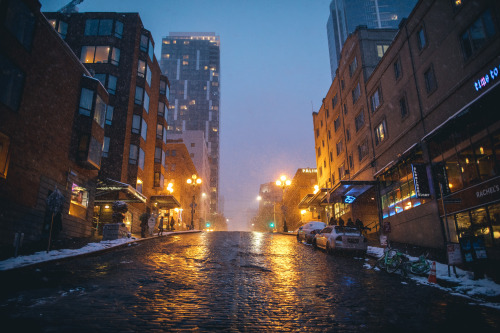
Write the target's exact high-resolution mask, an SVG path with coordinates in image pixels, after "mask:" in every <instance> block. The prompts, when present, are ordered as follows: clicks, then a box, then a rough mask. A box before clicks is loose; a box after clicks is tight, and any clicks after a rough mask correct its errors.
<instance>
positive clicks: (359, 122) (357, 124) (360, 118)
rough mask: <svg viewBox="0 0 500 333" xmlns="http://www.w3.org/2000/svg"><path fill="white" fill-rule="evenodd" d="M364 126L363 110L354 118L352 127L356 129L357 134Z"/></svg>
mask: <svg viewBox="0 0 500 333" xmlns="http://www.w3.org/2000/svg"><path fill="white" fill-rule="evenodd" d="M364 124H365V116H364V113H363V110H361V112H360V113H359V114H358V115H357V116H356V118H354V125H355V127H356V132H358V131H359V130H360V129H361V128H362V127H363V125H364Z"/></svg>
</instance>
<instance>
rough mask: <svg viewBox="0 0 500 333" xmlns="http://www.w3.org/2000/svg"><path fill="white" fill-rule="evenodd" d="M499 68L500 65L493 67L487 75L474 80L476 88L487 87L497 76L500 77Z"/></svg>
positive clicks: (477, 89)
mask: <svg viewBox="0 0 500 333" xmlns="http://www.w3.org/2000/svg"><path fill="white" fill-rule="evenodd" d="M499 68H500V66H499V67H493V68H492V69H490V72H489V73H487V74H486V75H485V76H483V77H482V78H480V79H478V80H476V81H474V88H476V91H479V90H481V89H483V88H484V87H486V86H487V85H489V84H490V83H493V81H495V80H496V78H497V77H498V72H499Z"/></svg>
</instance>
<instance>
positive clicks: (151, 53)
mask: <svg viewBox="0 0 500 333" xmlns="http://www.w3.org/2000/svg"><path fill="white" fill-rule="evenodd" d="M148 55H149V59H151V62H153V57H154V49H153V43H151V41H149V47H148Z"/></svg>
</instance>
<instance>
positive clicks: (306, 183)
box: [283, 168, 318, 231]
mask: <svg viewBox="0 0 500 333" xmlns="http://www.w3.org/2000/svg"><path fill="white" fill-rule="evenodd" d="M317 181H318V180H317V171H316V169H313V168H301V169H298V170H297V172H296V173H295V175H294V177H293V178H292V182H291V183H290V186H288V187H286V188H285V191H284V193H283V204H284V205H285V207H286V210H285V217H286V223H287V227H288V230H290V231H293V230H296V229H298V228H299V227H300V226H301V225H302V224H303V223H304V222H306V221H312V220H315V216H317V212H315V211H314V210H313V211H308V210H303V209H301V208H300V207H299V203H300V201H301V200H302V198H304V196H306V195H307V194H308V193H311V191H312V190H313V189H314V186H315V185H316V184H317Z"/></svg>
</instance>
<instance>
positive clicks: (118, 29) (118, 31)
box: [115, 21, 123, 38]
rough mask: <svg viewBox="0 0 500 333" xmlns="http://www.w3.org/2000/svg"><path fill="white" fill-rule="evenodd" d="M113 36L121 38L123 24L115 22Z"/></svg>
mask: <svg viewBox="0 0 500 333" xmlns="http://www.w3.org/2000/svg"><path fill="white" fill-rule="evenodd" d="M115 36H116V37H118V38H122V37H123V23H122V22H120V21H115Z"/></svg>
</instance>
